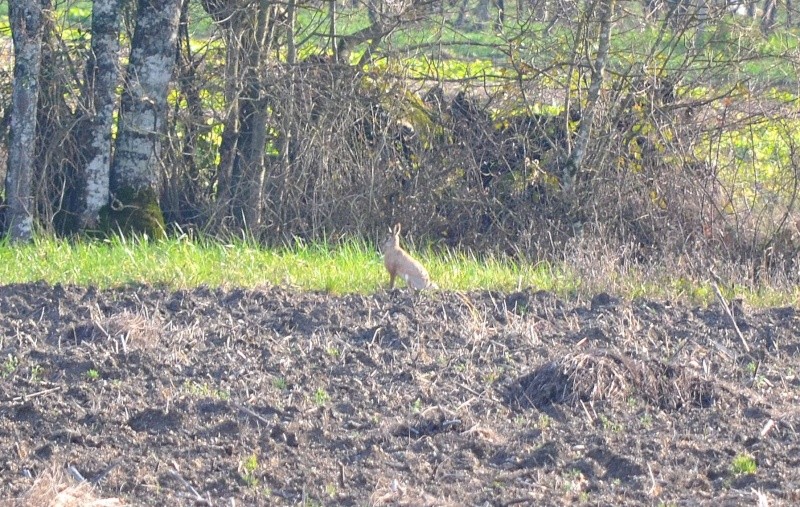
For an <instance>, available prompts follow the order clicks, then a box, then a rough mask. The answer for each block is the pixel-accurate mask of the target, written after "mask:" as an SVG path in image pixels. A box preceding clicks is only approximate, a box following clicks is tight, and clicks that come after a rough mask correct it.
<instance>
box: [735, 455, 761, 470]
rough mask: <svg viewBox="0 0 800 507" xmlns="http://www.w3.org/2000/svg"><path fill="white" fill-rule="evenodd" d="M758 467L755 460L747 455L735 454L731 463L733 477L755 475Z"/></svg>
mask: <svg viewBox="0 0 800 507" xmlns="http://www.w3.org/2000/svg"><path fill="white" fill-rule="evenodd" d="M757 469H758V465H757V463H756V459H755V458H754V457H752V456H750V455H749V454H737V455H736V456H735V457H734V458H733V461H732V462H731V472H733V475H748V474H754V473H756V470H757Z"/></svg>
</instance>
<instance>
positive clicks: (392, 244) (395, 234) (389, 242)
mask: <svg viewBox="0 0 800 507" xmlns="http://www.w3.org/2000/svg"><path fill="white" fill-rule="evenodd" d="M397 248H400V224H397V225H395V226H394V227H392V228H390V229H389V235H388V236H386V239H385V240H383V242H382V243H381V252H384V253H386V252H388V251H390V250H395V249H397Z"/></svg>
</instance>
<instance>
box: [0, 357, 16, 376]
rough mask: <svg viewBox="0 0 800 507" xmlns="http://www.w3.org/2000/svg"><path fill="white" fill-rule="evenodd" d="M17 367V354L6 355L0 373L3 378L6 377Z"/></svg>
mask: <svg viewBox="0 0 800 507" xmlns="http://www.w3.org/2000/svg"><path fill="white" fill-rule="evenodd" d="M18 367H19V359H18V358H17V356H13V355H11V354H9V355H8V357H6V360H5V361H3V366H2V368H0V375H2V377H3V378H8V377H9V376H11V375H12V374H13V373H14V372H15V371H17V368H18Z"/></svg>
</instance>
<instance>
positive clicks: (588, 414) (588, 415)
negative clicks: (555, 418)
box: [580, 400, 594, 424]
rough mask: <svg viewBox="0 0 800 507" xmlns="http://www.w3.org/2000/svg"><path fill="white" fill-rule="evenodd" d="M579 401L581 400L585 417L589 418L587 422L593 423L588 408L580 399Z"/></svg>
mask: <svg viewBox="0 0 800 507" xmlns="http://www.w3.org/2000/svg"><path fill="white" fill-rule="evenodd" d="M580 401H581V407H582V408H583V411H584V412H585V413H586V418H587V419H588V420H589V424H593V423H594V417H592V414H590V413H589V410H587V408H586V404H585V403H584V402H583V400H580Z"/></svg>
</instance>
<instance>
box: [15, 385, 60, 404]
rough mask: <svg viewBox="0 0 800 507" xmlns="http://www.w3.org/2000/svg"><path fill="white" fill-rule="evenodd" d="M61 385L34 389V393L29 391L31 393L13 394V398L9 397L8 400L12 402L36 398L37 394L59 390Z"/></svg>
mask: <svg viewBox="0 0 800 507" xmlns="http://www.w3.org/2000/svg"><path fill="white" fill-rule="evenodd" d="M62 387H63V386H56V387H51V388H50V389H42V390H41V391H36V392H35V393H31V394H23V395H21V396H14V397H13V398H11V400H10V401H12V402H17V401H28V400H30V399H33V398H38V397H39V396H44V395H45V394H50V393H54V392H56V391H60V390H61V389H62Z"/></svg>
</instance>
